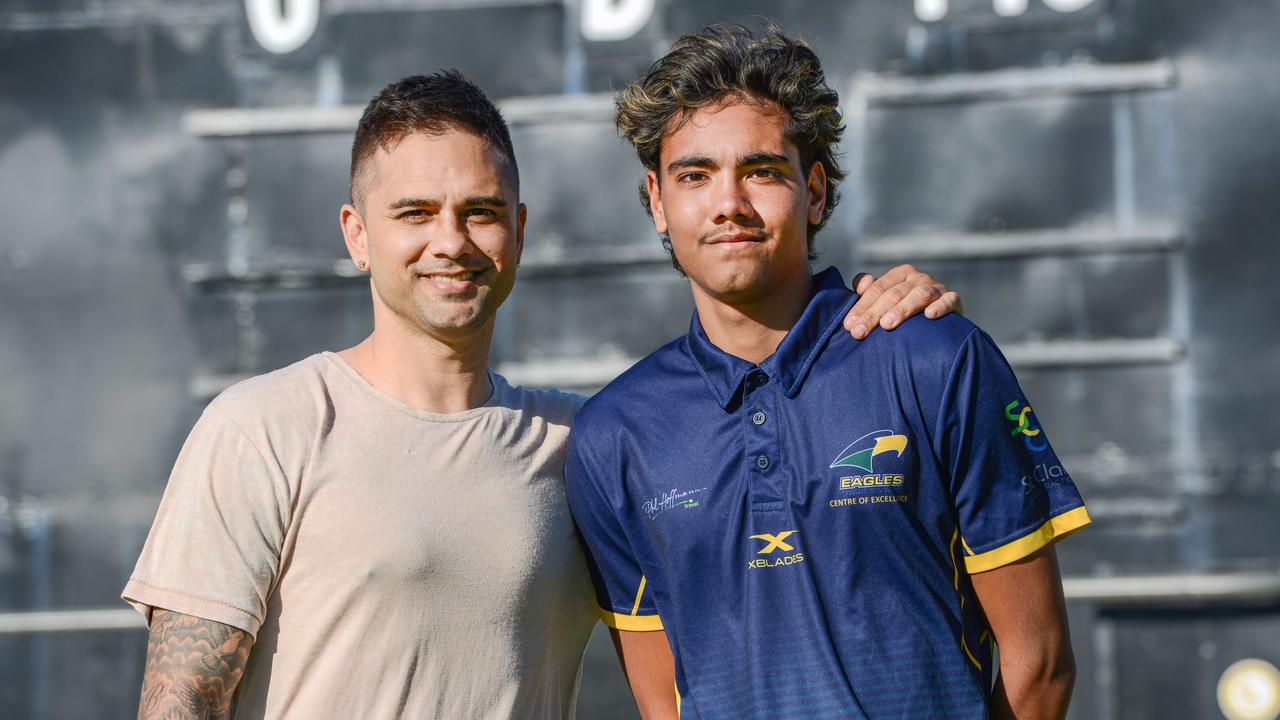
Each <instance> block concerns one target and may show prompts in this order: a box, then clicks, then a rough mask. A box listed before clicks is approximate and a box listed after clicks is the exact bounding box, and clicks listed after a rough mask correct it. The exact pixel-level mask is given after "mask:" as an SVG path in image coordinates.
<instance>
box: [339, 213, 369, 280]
mask: <svg viewBox="0 0 1280 720" xmlns="http://www.w3.org/2000/svg"><path fill="white" fill-rule="evenodd" d="M338 223H339V224H340V225H342V239H343V240H344V241H346V243H347V254H348V255H350V256H351V262H353V263H355V265H356V267H360V263H361V262H363V263H364V269H365V270H368V268H369V266H370V262H369V234H368V232H367V231H366V229H365V225H364V218H363V217H361V215H360V211H359V210H357V209H356V208H355V206H353V205H351V204H346V205H343V206H342V211H341V212H339V213H338Z"/></svg>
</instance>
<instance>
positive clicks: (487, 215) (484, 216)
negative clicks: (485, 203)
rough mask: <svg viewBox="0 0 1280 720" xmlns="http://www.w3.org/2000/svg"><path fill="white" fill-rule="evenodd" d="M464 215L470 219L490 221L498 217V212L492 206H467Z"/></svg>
mask: <svg viewBox="0 0 1280 720" xmlns="http://www.w3.org/2000/svg"><path fill="white" fill-rule="evenodd" d="M462 216H463V217H465V218H467V219H468V220H477V221H480V222H488V221H490V220H495V219H497V217H498V213H497V212H495V211H494V210H492V209H490V208H482V207H477V208H467V209H466V210H464V211H462Z"/></svg>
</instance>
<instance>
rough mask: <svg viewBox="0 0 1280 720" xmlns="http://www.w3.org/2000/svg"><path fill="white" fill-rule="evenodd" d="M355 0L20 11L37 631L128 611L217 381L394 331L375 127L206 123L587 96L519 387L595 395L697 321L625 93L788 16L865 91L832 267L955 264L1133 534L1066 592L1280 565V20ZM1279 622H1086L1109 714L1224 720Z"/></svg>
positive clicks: (1186, 11)
mask: <svg viewBox="0 0 1280 720" xmlns="http://www.w3.org/2000/svg"><path fill="white" fill-rule="evenodd" d="M584 1H586V0H584ZM926 4H927V3H926ZM320 9H321V14H320V18H319V22H318V25H317V28H316V30H315V32H314V34H312V35H311V36H310V37H309V39H308V40H307V41H306V42H305V43H304V44H303V45H301V47H299V48H298V49H296V50H295V51H293V52H290V53H287V54H282V55H277V54H273V53H271V52H268V51H267V50H265V49H264V48H263V47H262V44H261V43H260V42H259V41H258V40H257V39H256V38H255V36H254V33H253V32H252V31H251V29H250V27H249V24H248V21H247V19H246V15H245V10H244V5H243V3H241V2H195V1H194V0H176V1H167V2H164V3H158V2H151V1H149V0H57V1H56V2H49V1H44V0H42V1H40V2H37V1H36V0H11V1H9V2H6V3H0V217H2V218H4V221H5V222H4V223H3V225H2V226H0V610H29V609H39V608H79V607H109V606H116V604H117V602H118V600H117V596H118V593H119V590H120V588H121V586H122V585H123V581H124V578H125V577H126V576H127V574H128V572H129V571H130V570H131V568H132V564H133V561H134V559H135V557H136V553H137V551H138V548H139V547H140V545H141V542H142V539H143V538H144V537H145V533H146V530H147V527H148V526H149V524H150V520H151V516H152V514H153V513H154V509H155V506H156V503H157V502H158V499H159V494H160V491H161V489H162V488H163V485H164V482H165V478H166V475H167V472H168V468H169V465H170V463H171V462H172V460H173V457H174V455H175V454H176V452H177V449H178V447H179V445H180V443H181V441H182V439H183V438H184V437H185V435H186V432H187V430H188V429H189V428H190V425H191V423H192V421H193V419H194V417H195V415H196V414H197V413H198V412H199V410H200V408H201V406H202V403H203V402H204V401H205V400H207V398H208V396H209V395H210V393H212V392H216V391H217V389H218V388H220V387H222V386H223V385H225V383H226V382H228V381H230V380H231V379H233V378H235V377H239V376H241V375H244V374H251V373H257V372H261V371H265V370H269V369H272V368H276V367H279V366H282V365H284V364H287V363H289V362H291V361H293V360H295V359H298V358H301V357H303V356H305V355H308V354H310V353H312V352H315V351H317V350H320V349H333V348H338V347H342V346H346V345H350V344H352V343H354V342H356V341H358V340H359V339H360V338H361V337H362V336H363V334H364V333H365V332H366V330H367V327H368V299H367V294H368V291H367V288H366V287H364V286H362V285H361V284H360V283H359V282H358V281H356V282H353V281H352V280H351V279H350V278H349V277H348V276H346V275H344V274H343V273H342V272H340V271H339V270H337V269H335V267H337V268H340V267H341V263H339V265H338V266H335V265H334V261H335V260H338V261H340V260H341V258H342V257H343V249H342V244H341V238H340V235H339V234H338V231H337V209H338V205H339V204H340V203H341V202H342V200H343V199H344V195H345V192H346V189H345V182H346V181H345V177H346V170H347V168H346V163H347V159H346V156H347V152H348V148H349V130H345V129H343V128H341V127H340V128H338V129H337V131H334V132H319V133H314V132H313V133H288V134H248V135H239V136H235V137H211V136H209V135H208V134H206V133H202V132H200V131H198V130H193V122H194V121H193V118H195V119H196V120H198V119H199V117H201V116H200V113H201V112H203V111H205V110H210V109H226V108H240V109H250V110H252V109H258V108H272V107H286V106H302V107H311V108H315V107H320V108H334V107H336V108H339V109H340V108H342V107H344V106H350V105H355V106H359V105H361V104H363V103H364V102H365V101H367V99H368V98H369V97H370V96H371V95H372V94H373V93H374V92H376V91H377V90H378V89H379V88H380V87H382V86H383V85H385V84H386V83H387V82H390V81H392V80H395V79H397V78H399V77H401V76H403V75H406V74H410V73H414V72H423V71H429V70H432V69H434V68H437V67H441V66H453V67H458V68H460V69H461V70H463V71H464V72H465V73H467V74H468V75H469V76H471V77H472V78H474V79H475V80H476V81H478V82H479V83H480V84H481V85H482V86H483V87H485V88H486V89H487V90H488V91H489V92H491V93H492V95H493V96H494V97H495V98H499V99H503V100H508V99H511V98H524V97H528V96H540V97H541V96H549V97H543V99H540V100H536V101H533V102H532V103H531V104H530V103H528V102H525V104H524V105H523V106H521V105H520V103H519V102H517V103H514V104H511V103H509V104H508V105H506V107H508V108H511V109H508V114H509V116H510V117H511V118H512V126H513V135H514V138H515V142H516V145H517V153H518V155H519V159H520V162H521V166H522V173H523V191H524V200H525V201H526V202H527V203H528V204H529V206H530V223H529V228H530V237H529V246H528V253H529V256H530V259H531V261H532V262H531V263H529V267H527V268H525V269H523V271H522V277H521V280H520V284H519V287H518V289H517V292H516V293H515V295H513V297H512V298H511V300H510V301H509V303H508V306H507V307H506V308H504V310H503V311H502V314H501V321H500V325H499V328H498V336H497V344H496V347H495V351H494V353H495V362H496V363H498V364H499V365H500V366H501V367H502V368H503V369H504V371H506V372H509V373H510V374H511V375H512V376H513V377H516V378H517V379H525V380H527V381H529V382H540V381H554V382H557V383H561V384H567V385H574V386H577V387H579V388H582V389H590V388H591V387H593V386H597V385H598V384H599V383H600V382H602V381H603V380H604V379H607V376H608V373H609V372H610V371H611V368H617V367H620V366H625V364H626V362H627V360H628V359H629V358H636V357H639V356H642V355H643V354H644V353H646V352H647V351H649V350H650V349H652V348H653V347H656V346H657V345H658V344H660V343H661V342H663V341H665V340H666V339H668V338H670V337H671V336H674V335H676V334H678V333H680V332H682V331H683V330H684V329H685V327H686V326H687V313H688V309H689V307H690V303H689V300H688V294H687V290H686V289H685V287H684V285H683V283H682V282H681V280H680V279H679V277H677V276H676V275H675V274H674V273H673V272H671V270H670V268H669V266H667V265H666V263H665V261H664V260H663V258H662V256H661V254H660V252H659V251H658V250H657V248H656V240H655V238H654V237H653V235H652V230H651V227H650V226H649V225H648V221H647V219H646V218H645V217H644V214H643V212H642V211H641V210H640V208H639V207H638V204H637V202H636V199H635V183H636V181H637V180H638V179H639V177H640V170H639V166H638V163H636V162H635V160H634V158H633V157H632V155H631V153H630V151H629V149H628V148H626V147H625V146H623V145H622V144H621V143H619V142H618V140H617V137H616V133H615V132H614V130H613V128H612V126H611V124H610V122H609V119H608V101H607V97H606V96H605V95H603V94H605V93H607V92H608V91H610V90H612V89H616V88H617V87H619V86H620V84H621V83H623V82H625V81H626V80H627V79H628V78H630V77H632V76H634V75H635V74H636V73H637V72H639V71H640V70H642V69H643V68H644V67H646V66H647V65H648V63H649V62H651V61H652V60H653V59H654V58H655V57H656V56H657V54H659V53H660V52H661V51H662V50H663V49H664V48H665V46H666V45H667V44H668V43H669V42H670V40H671V39H673V38H674V37H675V36H676V35H678V34H679V33H680V32H684V31H688V30H693V29H696V28H698V27H701V26H702V25H704V24H707V23H710V22H715V21H719V20H739V21H747V22H750V17H751V16H752V15H754V14H767V15H770V16H772V17H774V18H776V19H777V20H778V21H779V22H781V23H782V25H783V26H784V27H786V28H788V29H789V30H792V31H794V32H798V33H800V34H801V35H803V36H804V37H806V38H807V39H808V40H809V41H810V42H811V43H812V44H813V45H814V46H815V47H816V49H817V50H818V52H819V54H820V55H821V56H822V57H823V59H824V63H825V66H826V69H827V73H828V76H829V79H830V81H831V83H832V84H833V86H835V87H837V88H838V89H840V91H841V93H842V96H843V97H844V99H845V105H846V118H847V120H848V124H849V128H848V131H847V134H846V139H845V143H844V149H845V151H846V156H845V163H846V165H847V167H848V169H849V170H850V171H851V177H850V180H849V181H848V184H847V186H846V187H847V192H846V196H845V200H844V205H843V207H842V208H841V209H840V210H838V211H837V215H836V218H835V220H833V222H832V224H831V226H830V227H829V228H828V230H827V231H825V232H824V234H823V237H822V244H823V246H824V248H825V255H824V257H823V262H826V263H833V264H836V265H839V266H841V267H842V268H843V269H845V270H846V272H847V273H851V272H852V271H854V270H856V269H864V268H865V269H873V270H874V269H879V268H883V267H887V265H888V264H889V263H891V262H894V261H897V260H898V259H902V260H913V261H916V262H917V264H919V265H920V266H921V267H924V268H925V269H928V270H929V271H930V272H933V273H934V274H935V275H937V276H938V277H941V278H942V279H944V280H945V281H946V282H947V283H948V284H949V285H951V286H952V287H954V288H956V289H958V290H960V291H961V292H962V294H963V296H964V298H965V302H966V305H967V308H968V313H969V315H970V316H971V317H972V318H973V319H974V320H976V321H977V322H978V323H979V324H981V325H983V326H984V327H985V328H986V329H988V330H989V331H990V332H991V333H992V334H993V335H994V336H995V337H996V339H997V340H998V341H1000V342H1001V344H1002V346H1004V347H1005V348H1006V350H1008V351H1009V354H1010V356H1011V358H1012V359H1013V360H1014V362H1015V364H1016V365H1018V366H1019V375H1020V377H1021V378H1022V379H1023V381H1024V386H1025V389H1026V390H1027V393H1028V396H1029V397H1030V398H1031V399H1032V401H1033V403H1034V404H1035V407H1036V411H1037V414H1038V415H1039V416H1040V418H1041V419H1042V420H1043V422H1044V424H1045V426H1046V427H1047V428H1048V429H1049V431H1050V433H1051V434H1052V436H1053V438H1054V442H1055V445H1056V446H1057V447H1058V448H1059V450H1060V451H1061V452H1062V453H1063V454H1064V455H1065V456H1066V459H1067V463H1068V466H1069V468H1070V469H1071V471H1072V472H1073V474H1074V475H1075V476H1076V477H1077V479H1078V480H1079V481H1080V483H1081V485H1082V487H1083V489H1084V491H1085V494H1086V498H1087V499H1088V500H1089V501H1090V506H1091V509H1092V510H1093V511H1094V516H1095V520H1096V522H1095V526H1094V527H1093V528H1091V529H1090V530H1089V531H1087V532H1085V533H1082V534H1081V535H1079V536H1078V537H1077V538H1073V539H1072V540H1071V541H1070V542H1068V543H1066V544H1065V545H1064V546H1063V547H1062V559H1063V565H1064V568H1065V570H1066V572H1067V573H1068V574H1070V575H1073V576H1091V575H1097V574H1117V575H1127V574H1133V573H1151V572H1172V571H1180V572H1181V571H1193V570H1195V571H1209V570H1224V569H1225V570H1245V569H1259V568H1262V569H1267V570H1269V571H1274V570H1275V569H1276V568H1277V566H1278V565H1280V523H1277V522H1276V521H1275V518H1276V516H1277V511H1280V432H1278V431H1277V427H1276V425H1277V423H1276V421H1275V420H1274V416H1275V413H1274V411H1273V410H1272V408H1273V407H1275V406H1276V405H1277V404H1278V402H1280V378H1278V377H1277V371H1276V367H1277V366H1276V361H1275V359H1274V358H1275V357H1276V356H1277V351H1280V331H1278V330H1277V329H1276V325H1275V323H1272V322H1268V321H1267V320H1265V319H1264V318H1265V316H1264V313H1265V312H1266V311H1267V310H1268V309H1269V306H1270V305H1271V304H1272V303H1270V297H1269V293H1268V292H1267V290H1268V289H1269V285H1270V284H1269V283H1268V282H1267V280H1268V278H1269V275H1270V274H1272V271H1273V268H1274V267H1275V266H1276V262H1275V260H1276V258H1277V253H1278V252H1280V251H1277V249H1276V248H1277V247H1278V246H1277V244H1276V243H1275V242H1273V236H1274V234H1275V232H1276V228H1280V204H1278V203H1276V202H1274V200H1273V198H1272V197H1271V196H1272V195H1273V194H1274V191H1275V190H1276V188H1277V187H1278V183H1277V179H1280V178H1278V175H1280V139H1278V136H1277V134H1276V133H1275V131H1274V129H1275V118H1276V117H1277V111H1278V110H1280V81H1277V79H1276V75H1275V74H1274V68H1275V66H1276V63H1277V60H1280V50H1278V49H1277V48H1280V45H1277V43H1276V42H1275V37H1276V36H1277V34H1280V13H1278V12H1277V10H1278V9H1280V8H1277V6H1276V4H1275V3H1274V2H1269V1H1264V0H1253V1H1249V0H1230V1H1229V2H1210V1H1209V0H1095V1H1094V2H1092V3H1089V4H1087V6H1086V7H1084V8H1082V9H1080V10H1078V11H1076V12H1070V13H1062V12H1057V11H1055V10H1052V9H1050V8H1049V7H1047V6H1046V5H1044V4H1042V0H1030V2H1029V5H1028V7H1027V9H1026V12H1025V13H1023V14H1021V15H1019V16H1017V17H998V16H996V15H995V13H994V12H993V11H992V5H991V3H990V2H988V1H987V0H951V2H950V3H949V10H948V13H947V15H946V17H945V18H942V19H939V20H931V21H929V22H924V21H922V20H920V19H919V18H918V17H917V15H916V13H915V12H914V11H913V2H912V0H900V1H897V2H892V3H890V2H871V1H870V0H867V1H864V2H838V1H835V0H832V1H822V2H799V1H798V0H788V1H785V2H776V1H772V2H765V1H764V0H746V1H743V0H711V1H706V0H704V1H700V2H683V1H681V0H661V1H659V2H657V4H656V9H655V10H654V12H653V13H652V16H651V17H650V18H649V19H648V21H647V22H645V23H644V24H643V26H642V27H641V28H640V29H639V30H638V31H637V32H635V33H634V34H632V35H631V36H629V37H627V38H625V39H621V40H615V41H590V40H586V39H584V38H583V36H582V34H581V32H579V28H580V25H579V21H580V19H581V18H580V16H579V14H578V12H579V8H578V7H577V5H575V4H570V5H568V6H566V5H563V4H561V3H560V2H551V1H539V0H508V1H507V2H502V1H498V2H486V3H467V2H461V1H460V0H459V1H450V0H416V1H415V0H394V1H393V0H322V1H321V3H320ZM1117 68H1119V72H1116V70H1117ZM1124 68H1136V69H1137V70H1136V71H1135V73H1136V77H1137V79H1136V80H1135V79H1133V78H1129V79H1128V80H1127V81H1126V80H1125V78H1124V77H1122V76H1123V75H1124V72H1125V70H1124ZM1098 70H1101V72H1100V73H1099V72H1095V71H1098ZM987 73H997V74H996V75H990V74H987ZM1000 73H1004V74H1003V75H1002V74H1000ZM992 77H996V78H1004V79H1003V80H1000V81H999V82H997V83H996V84H995V85H996V86H998V87H995V89H994V90H993V89H992V88H993V85H992V83H991V82H990V79H991V78H992ZM947 83H953V84H952V85H948V84H947ZM984 83H985V84H984ZM1064 88H1066V89H1064ZM577 91H584V92H586V93H588V95H587V96H586V100H585V101H584V102H585V105H583V104H582V103H577V100H576V99H575V97H567V98H566V97H564V96H563V94H564V93H566V92H577ZM521 102H524V101H521ZM519 107H524V108H525V110H524V111H521V110H519ZM565 108H568V109H567V110H566V109H565ZM584 108H585V109H584ZM602 108H603V110H602ZM339 111H340V110H339ZM1044 242H1048V243H1049V244H1050V245H1053V246H1054V247H1056V248H1057V249H1056V250H1053V251H1050V252H1040V251H1037V250H1035V248H1033V247H1031V246H1034V245H1036V244H1037V243H1044ZM984 243H985V245H984ZM993 243H994V245H993ZM1054 243H1056V245H1054ZM982 247H988V248H990V247H997V248H1003V249H1002V250H1000V251H999V252H994V253H993V252H989V251H983V250H981V248H982ZM974 248H977V250H975V249H974ZM1028 248H1031V249H1028ZM1278 617H1280V614H1278V613H1277V611H1276V609H1275V608H1274V607H1271V606H1265V607H1263V608H1261V609H1256V608H1255V609H1249V610H1247V611H1246V610H1242V609H1236V608H1234V607H1220V606H1214V607H1199V606H1197V607H1190V608H1180V609H1177V610H1176V611H1171V610H1168V609H1164V608H1154V607H1152V608H1145V609H1144V608H1141V607H1140V608H1137V609H1131V610H1124V611H1120V610H1115V609H1112V608H1109V607H1105V606H1101V605H1094V604H1082V605H1076V606H1074V607H1073V619H1074V622H1075V642H1076V648H1077V654H1078V656H1079V657H1080V658H1081V667H1082V671H1083V672H1082V674H1081V680H1080V682H1079V683H1078V685H1077V701H1076V710H1075V715H1074V716H1075V717H1080V718H1093V717H1098V718H1106V717H1115V718H1120V717H1123V718H1142V717H1151V718H1156V717H1173V716H1196V717H1213V716H1216V715H1214V713H1216V709H1215V708H1216V702H1215V700H1214V699H1213V691H1214V683H1216V679H1217V677H1218V676H1219V675H1220V674H1221V672H1222V670H1223V669H1224V668H1225V667H1226V665H1228V664H1230V662H1232V661H1234V660H1235V659H1238V658H1240V657H1249V656H1256V657H1263V658H1266V659H1269V660H1270V661H1271V662H1273V663H1280V656H1278V655H1277V652H1280V651H1277V649H1276V648H1280V621H1278V619H1277V618H1278ZM142 652H143V648H142V637H141V634H139V633H130V632H106V633H97V634H92V633H90V634H78V635H62V636H56V637H55V636H0V658H3V659H0V670H2V671H3V672H0V716H3V717H36V718H47V717H118V716H127V715H130V714H131V713H132V712H133V703H134V702H135V694H136V687H137V682H138V678H139V675H140V669H141V657H142ZM610 656H611V651H609V649H608V648H607V646H606V645H604V644H602V643H599V642H598V643H597V644H595V645H593V647H592V650H591V651H590V653H589V659H590V662H589V664H588V668H587V670H586V673H585V676H586V685H587V686H588V687H587V691H586V692H585V693H584V700H583V706H582V712H581V713H580V715H581V716H583V717H617V716H618V713H619V712H621V711H620V710H619V709H618V708H619V707H624V706H625V704H626V702H627V700H626V695H625V690H623V689H622V688H621V686H620V685H619V684H618V678H617V675H616V671H614V670H613V669H612V659H611V657H610ZM1161 658H1163V660H1161V662H1163V663H1165V664H1164V665H1151V664H1152V663H1155V662H1156V661H1157V660H1159V659H1161ZM1149 665H1150V669H1149V670H1148V669H1147V668H1148V666H1149ZM1175 676H1178V677H1183V678H1185V677H1191V678H1195V681H1194V682H1179V681H1176V680H1172V679H1171V678H1173V677H1175ZM86 686H87V687H88V688H89V689H88V690H86V689H85V687H86ZM1185 708H1195V710H1194V711H1187V712H1179V709H1185Z"/></svg>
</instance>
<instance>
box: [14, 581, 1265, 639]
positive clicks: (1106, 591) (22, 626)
mask: <svg viewBox="0 0 1280 720" xmlns="http://www.w3.org/2000/svg"><path fill="white" fill-rule="evenodd" d="M1062 588H1063V592H1064V593H1065V594H1066V597H1067V600H1068V601H1071V602H1077V603H1089V604H1094V605H1103V606H1147V607H1151V606H1159V607H1163V606H1170V605H1205V604H1256V603H1280V572H1251V573H1185V574H1164V575H1128V576H1116V577H1069V578H1065V579H1063V581H1062ZM145 629H146V625H145V623H144V622H143V619H142V615H141V614H139V613H137V612H135V611H133V610H128V609H96V610H45V611H39V612H8V613H0V635H28V634H41V633H63V632H96V631H119V630H145Z"/></svg>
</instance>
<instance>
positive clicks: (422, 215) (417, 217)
mask: <svg viewBox="0 0 1280 720" xmlns="http://www.w3.org/2000/svg"><path fill="white" fill-rule="evenodd" d="M431 214H432V213H431V211H430V210H426V209H424V208H412V209H410V210H405V211H404V212H402V213H400V214H399V215H397V216H396V219H397V220H406V221H408V222H422V221H424V220H426V219H428V218H430V217H431Z"/></svg>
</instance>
